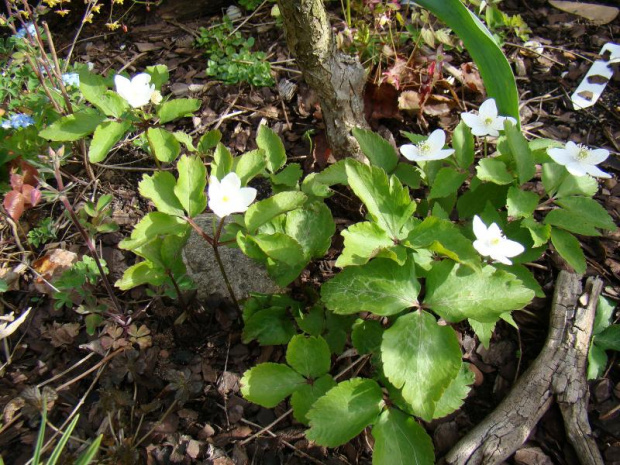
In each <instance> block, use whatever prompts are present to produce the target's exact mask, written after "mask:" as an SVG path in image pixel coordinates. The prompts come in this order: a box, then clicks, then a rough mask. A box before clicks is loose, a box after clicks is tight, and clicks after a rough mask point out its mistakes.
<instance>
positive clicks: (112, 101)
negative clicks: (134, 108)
mask: <svg viewBox="0 0 620 465" xmlns="http://www.w3.org/2000/svg"><path fill="white" fill-rule="evenodd" d="M79 74H80V93H81V94H82V95H83V96H84V98H85V99H86V100H87V101H88V102H90V103H92V104H93V105H94V106H95V107H97V108H98V109H99V110H100V111H101V112H103V113H104V114H105V115H106V116H113V117H114V118H120V117H121V116H122V114H123V113H124V112H125V110H127V108H129V104H128V103H127V101H126V100H125V99H124V98H123V97H121V96H120V95H118V94H117V93H116V92H112V91H110V90H108V86H107V84H106V80H105V79H104V78H103V77H101V76H99V75H97V74H94V73H91V72H90V71H88V70H87V69H86V68H83V69H81V70H80V73H79Z"/></svg>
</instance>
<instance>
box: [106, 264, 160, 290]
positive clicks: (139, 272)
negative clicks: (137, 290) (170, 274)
mask: <svg viewBox="0 0 620 465" xmlns="http://www.w3.org/2000/svg"><path fill="white" fill-rule="evenodd" d="M165 279H166V273H165V271H164V269H163V268H160V267H158V266H156V265H155V264H154V263H153V262H150V261H144V262H140V263H136V264H135V265H132V266H130V267H129V268H127V269H126V270H125V272H124V273H123V276H122V278H121V279H119V280H117V281H116V282H115V283H114V285H115V286H116V287H118V288H119V289H120V290H122V291H127V290H129V289H133V288H134V287H137V286H141V285H143V284H150V285H152V286H161V285H162V284H163V283H164V280H165Z"/></svg>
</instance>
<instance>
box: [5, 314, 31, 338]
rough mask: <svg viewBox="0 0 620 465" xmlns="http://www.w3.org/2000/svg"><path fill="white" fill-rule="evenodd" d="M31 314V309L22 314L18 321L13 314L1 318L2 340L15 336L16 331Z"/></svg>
mask: <svg viewBox="0 0 620 465" xmlns="http://www.w3.org/2000/svg"><path fill="white" fill-rule="evenodd" d="M29 313H30V309H28V310H26V311H25V312H24V313H22V314H21V315H20V316H19V318H18V319H17V320H16V319H15V317H14V316H13V312H11V313H9V314H8V315H2V316H0V340H1V339H4V338H5V337H9V336H10V335H11V334H13V333H14V332H15V330H16V329H17V328H19V326H20V325H21V324H22V323H23V322H24V320H25V319H26V317H27V316H28V314H29Z"/></svg>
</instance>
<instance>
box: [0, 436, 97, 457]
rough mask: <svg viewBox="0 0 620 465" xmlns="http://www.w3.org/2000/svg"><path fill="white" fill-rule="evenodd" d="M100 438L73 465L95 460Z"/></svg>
mask: <svg viewBox="0 0 620 465" xmlns="http://www.w3.org/2000/svg"><path fill="white" fill-rule="evenodd" d="M102 438H103V434H100V435H99V436H98V437H97V439H95V440H94V441H93V443H92V444H91V445H90V446H88V449H86V450H85V451H84V453H83V454H82V455H80V456H79V457H78V459H77V460H76V461H75V464H74V465H88V464H89V463H90V462H91V461H92V460H93V459H94V458H95V455H96V454H97V452H98V451H99V446H100V445H101V439H102ZM0 465H2V464H0Z"/></svg>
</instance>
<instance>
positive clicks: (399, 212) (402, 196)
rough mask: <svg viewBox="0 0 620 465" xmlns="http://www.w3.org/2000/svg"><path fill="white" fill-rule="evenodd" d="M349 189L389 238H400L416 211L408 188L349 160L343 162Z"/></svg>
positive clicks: (371, 168)
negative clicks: (404, 227)
mask: <svg viewBox="0 0 620 465" xmlns="http://www.w3.org/2000/svg"><path fill="white" fill-rule="evenodd" d="M345 169H346V173H347V179H348V180H349V186H351V189H352V190H353V192H355V195H357V196H358V197H359V198H360V200H361V201H362V202H364V205H366V208H367V209H368V213H369V215H370V216H371V218H372V219H373V220H374V221H376V222H377V223H378V224H379V225H380V226H381V227H382V228H383V229H384V230H385V231H386V232H387V233H388V234H389V235H390V237H391V238H392V239H401V238H402V237H401V235H402V230H403V226H404V225H405V223H407V221H409V219H410V217H411V215H412V214H413V212H414V211H415V209H416V204H415V202H412V201H411V198H410V197H409V191H408V189H406V188H404V187H403V186H402V184H401V183H400V181H399V180H398V178H397V177H396V176H390V177H389V178H388V176H387V174H386V173H385V171H383V170H382V169H381V168H375V167H371V166H367V165H363V164H362V163H359V162H357V161H354V160H352V159H347V161H346V163H345Z"/></svg>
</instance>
